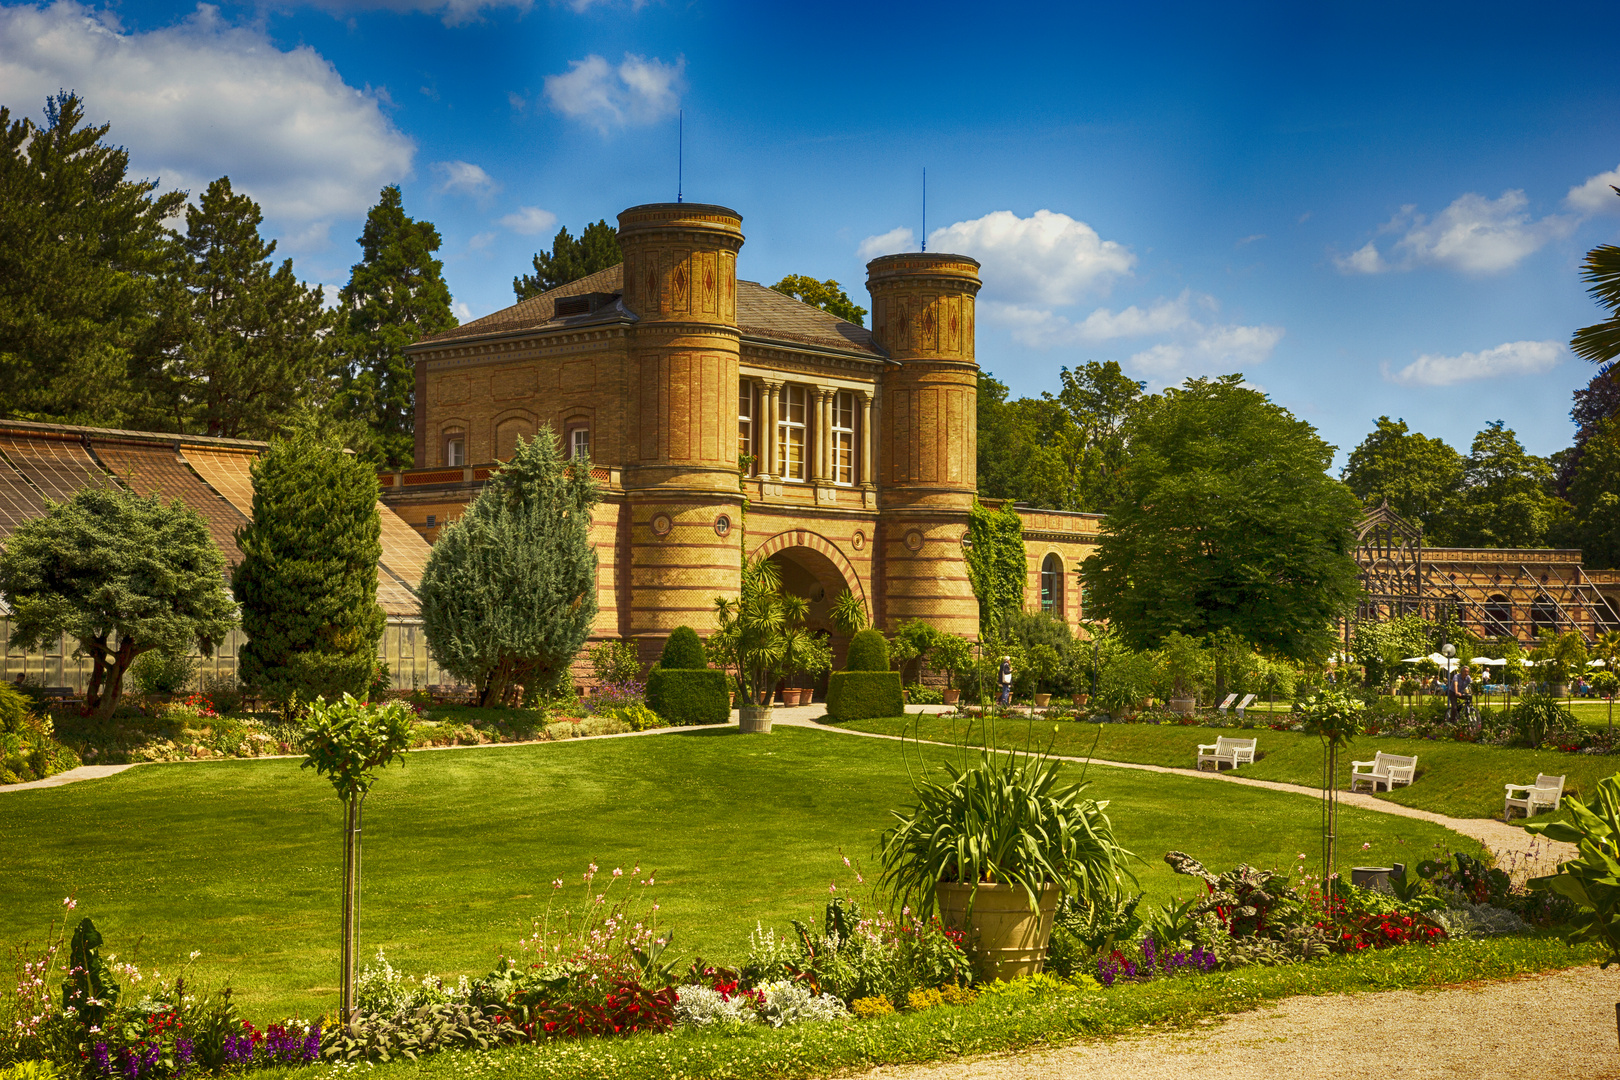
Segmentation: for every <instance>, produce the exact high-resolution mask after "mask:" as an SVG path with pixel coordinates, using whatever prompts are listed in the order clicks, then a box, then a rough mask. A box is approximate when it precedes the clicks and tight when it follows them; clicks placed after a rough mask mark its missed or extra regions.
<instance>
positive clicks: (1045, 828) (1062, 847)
mask: <svg viewBox="0 0 1620 1080" xmlns="http://www.w3.org/2000/svg"><path fill="white" fill-rule="evenodd" d="M985 736H986V737H985V739H984V743H985V746H986V749H982V750H980V751H978V752H977V753H973V752H971V751H967V750H966V749H964V750H963V751H962V755H963V756H962V758H961V759H960V761H959V763H956V764H952V763H945V764H942V765H939V766H937V767H934V768H928V767H927V766H923V767H922V768H919V769H917V770H916V771H915V776H916V779H914V780H913V782H912V784H913V790H914V792H915V795H916V801H915V803H914V804H913V805H912V806H911V807H909V808H908V809H906V810H904V811H896V812H895V815H894V816H895V818H896V821H897V823H896V825H895V826H894V827H893V828H891V829H890V830H888V831H887V832H886V833H884V834H883V837H882V841H881V845H882V861H883V882H884V884H885V886H886V887H887V888H888V889H889V890H890V891H891V892H892V893H893V894H894V898H895V906H896V907H903V906H910V907H911V908H912V910H913V911H916V912H917V913H918V914H919V915H920V916H921V917H922V918H927V917H928V916H930V915H932V914H933V913H934V912H935V911H937V912H938V914H939V917H940V920H941V921H942V922H943V923H944V924H945V925H946V926H948V927H951V928H953V929H956V930H960V931H962V932H963V933H964V934H966V935H967V940H968V941H969V942H971V949H972V952H973V956H974V963H975V966H976V968H977V969H978V973H979V975H980V977H981V978H984V979H1014V978H1018V977H1019V976H1022V975H1033V974H1036V973H1038V972H1039V971H1040V970H1041V967H1042V964H1043V963H1044V961H1045V957H1046V947H1047V944H1048V942H1049V941H1050V939H1051V935H1052V921H1053V917H1054V914H1055V912H1056V910H1057V903H1058V899H1059V898H1060V897H1061V896H1065V895H1067V896H1071V897H1073V898H1075V900H1077V901H1078V902H1079V903H1080V905H1081V907H1082V908H1085V907H1090V906H1095V905H1098V904H1101V903H1104V902H1111V901H1112V899H1113V898H1114V897H1115V896H1116V895H1117V893H1118V890H1119V888H1120V883H1121V878H1122V877H1123V876H1128V871H1126V870H1125V867H1124V863H1125V860H1126V859H1129V858H1134V856H1133V855H1132V854H1131V853H1130V852H1128V851H1126V850H1125V849H1123V848H1122V847H1120V846H1119V844H1118V843H1117V842H1116V841H1115V840H1114V833H1113V826H1112V824H1111V823H1110V822H1109V820H1108V815H1107V814H1106V813H1104V810H1105V809H1106V807H1107V805H1108V804H1107V803H1106V802H1101V803H1099V802H1097V801H1096V800H1094V799H1088V798H1085V797H1084V791H1085V788H1086V784H1085V783H1078V784H1068V785H1064V784H1061V783H1060V782H1059V781H1060V779H1061V775H1062V774H1061V769H1060V763H1059V762H1057V761H1055V760H1053V759H1051V758H1050V757H1048V756H1047V755H1046V754H1044V753H1040V752H1028V751H1024V752H1019V751H1013V752H1010V753H1007V752H997V751H996V750H995V749H994V748H993V747H994V744H995V739H994V732H993V730H986V732H985Z"/></svg>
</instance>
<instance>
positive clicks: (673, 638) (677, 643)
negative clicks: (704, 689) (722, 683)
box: [658, 626, 709, 671]
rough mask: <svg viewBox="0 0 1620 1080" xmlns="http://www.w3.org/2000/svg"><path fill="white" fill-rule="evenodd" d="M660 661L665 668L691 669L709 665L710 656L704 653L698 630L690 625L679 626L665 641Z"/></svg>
mask: <svg viewBox="0 0 1620 1080" xmlns="http://www.w3.org/2000/svg"><path fill="white" fill-rule="evenodd" d="M658 663H659V665H660V666H662V667H665V668H679V669H681V670H683V671H690V670H698V669H702V668H706V667H708V666H709V658H708V657H707V656H705V655H704V652H703V640H702V639H701V638H699V637H698V633H697V631H696V630H694V629H692V628H691V627H690V626H677V627H676V628H675V631H674V632H673V633H672V634H670V635H669V640H668V641H666V642H664V653H663V655H662V656H660V657H659V658H658Z"/></svg>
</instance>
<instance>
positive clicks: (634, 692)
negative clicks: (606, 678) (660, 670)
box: [590, 678, 647, 713]
mask: <svg viewBox="0 0 1620 1080" xmlns="http://www.w3.org/2000/svg"><path fill="white" fill-rule="evenodd" d="M646 700H647V684H646V683H645V682H642V681H641V680H639V679H633V678H626V679H621V680H619V681H617V682H604V683H599V684H598V685H597V687H596V689H595V690H594V691H593V692H592V693H591V698H590V708H591V711H592V712H596V713H602V712H607V711H610V710H612V709H617V708H622V707H624V706H627V705H641V704H644V703H645V702H646Z"/></svg>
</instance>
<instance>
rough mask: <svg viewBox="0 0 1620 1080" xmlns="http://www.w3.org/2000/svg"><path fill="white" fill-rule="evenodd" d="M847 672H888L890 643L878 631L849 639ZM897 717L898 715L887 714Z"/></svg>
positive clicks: (886, 714) (845, 667)
mask: <svg viewBox="0 0 1620 1080" xmlns="http://www.w3.org/2000/svg"><path fill="white" fill-rule="evenodd" d="M844 670H845V671H888V670H889V642H888V640H887V639H886V638H884V636H883V635H882V634H881V633H880V632H879V631H877V630H862V631H860V632H859V633H858V634H856V635H855V636H854V637H852V638H850V639H849V657H848V659H847V660H846V662H845V663H844ZM884 715H885V716H896V715H898V714H897V713H885V714H884Z"/></svg>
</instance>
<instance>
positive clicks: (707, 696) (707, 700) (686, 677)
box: [647, 665, 731, 726]
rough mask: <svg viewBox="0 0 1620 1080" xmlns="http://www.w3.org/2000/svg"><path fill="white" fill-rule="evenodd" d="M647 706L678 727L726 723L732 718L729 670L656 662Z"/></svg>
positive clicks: (651, 675)
mask: <svg viewBox="0 0 1620 1080" xmlns="http://www.w3.org/2000/svg"><path fill="white" fill-rule="evenodd" d="M647 707H648V708H650V709H652V711H653V712H655V713H657V714H658V715H659V716H661V717H663V718H664V720H665V721H666V722H668V723H670V724H673V725H676V726H683V725H690V724H724V723H725V722H726V721H728V720H730V719H731V695H730V692H729V691H728V690H727V689H726V673H725V672H723V671H715V670H714V669H713V668H704V669H702V670H692V669H681V668H666V667H664V666H662V665H656V666H654V667H653V669H652V672H651V673H650V674H649V675H648V676H647Z"/></svg>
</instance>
